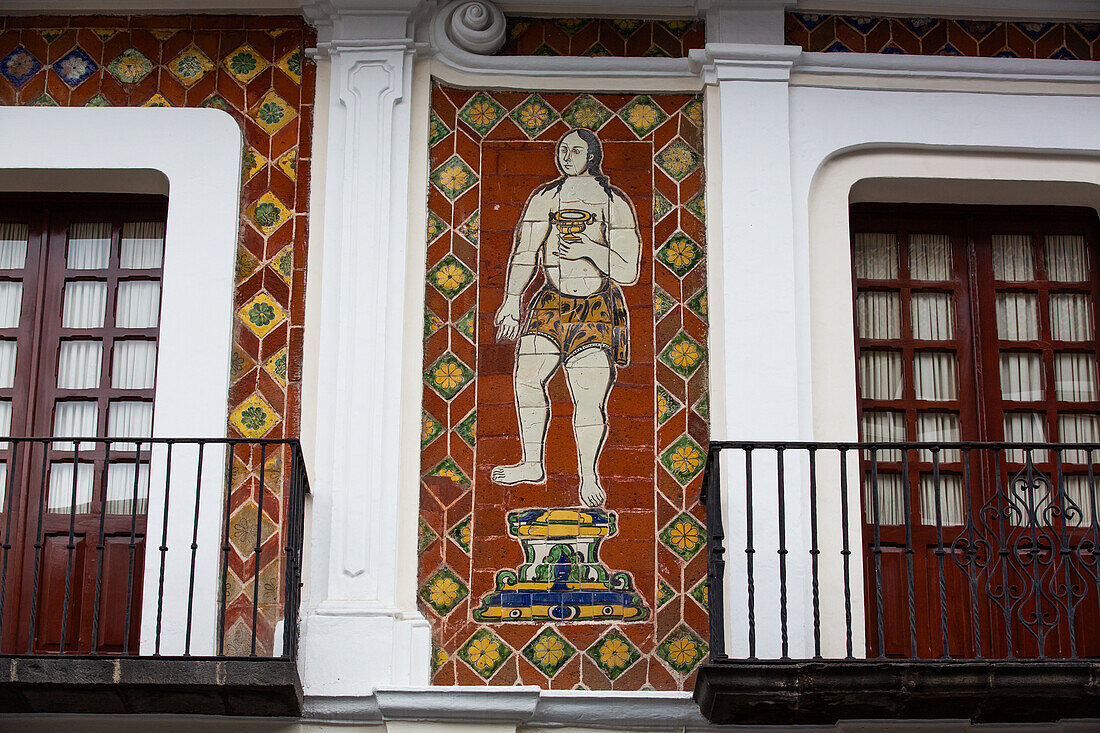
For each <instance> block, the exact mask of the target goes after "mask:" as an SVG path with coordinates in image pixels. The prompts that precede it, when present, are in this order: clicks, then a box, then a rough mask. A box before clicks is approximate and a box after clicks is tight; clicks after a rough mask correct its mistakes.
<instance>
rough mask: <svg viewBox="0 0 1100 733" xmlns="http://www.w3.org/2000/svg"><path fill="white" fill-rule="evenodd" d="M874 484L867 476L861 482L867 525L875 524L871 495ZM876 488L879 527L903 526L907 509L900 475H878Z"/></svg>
mask: <svg viewBox="0 0 1100 733" xmlns="http://www.w3.org/2000/svg"><path fill="white" fill-rule="evenodd" d="M875 485H876V482H873V481H871V476H870V474H868V475H867V476H866V477H864V480H863V510H864V516H865V517H866V521H867V523H868V524H874V522H875V505H874V503H873V496H874V494H873V493H872V491H873V489H874V488H875ZM877 486H878V523H879V525H900V524H905V514H906V512H908V507H907V506H905V491H904V487H903V486H902V483H901V475H900V474H896V473H879V474H878V476H877Z"/></svg>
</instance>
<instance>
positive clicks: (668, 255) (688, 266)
mask: <svg viewBox="0 0 1100 733" xmlns="http://www.w3.org/2000/svg"><path fill="white" fill-rule="evenodd" d="M701 254H702V249H701V248H700V247H699V245H698V244H696V243H695V240H693V239H692V238H691V237H689V236H688V235H686V234H684V233H683V232H676V233H675V234H673V235H672V236H671V237H669V238H668V240H666V241H665V243H664V244H662V245H661V248H660V249H658V250H657V259H658V260H659V261H660V262H661V264H662V265H664V266H665V267H667V268H668V269H670V270H672V271H673V272H675V273H676V275H677V276H678V277H683V276H684V275H686V274H688V273H689V272H691V270H692V268H694V267H695V265H697V264H699V260H700V259H701Z"/></svg>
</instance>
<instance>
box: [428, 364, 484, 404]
mask: <svg viewBox="0 0 1100 733" xmlns="http://www.w3.org/2000/svg"><path fill="white" fill-rule="evenodd" d="M473 378H474V372H473V370H472V369H470V367H468V366H466V365H465V364H463V363H462V362H461V361H460V360H459V358H458V357H457V356H455V355H454V354H452V353H450V352H447V353H445V354H443V356H441V357H439V358H438V359H436V360H435V363H434V364H432V365H431V366H430V367H428V369H427V371H425V372H424V379H425V380H427V382H428V386H429V387H431V388H432V389H434V390H435V391H436V392H437V393H438V394H439V395H440V396H441V397H443V399H446V400H449V399H451V398H452V397H454V396H455V395H456V394H458V393H459V392H461V391H462V388H463V387H465V386H466V385H467V384H468V383H469V382H470V380H472V379H473Z"/></svg>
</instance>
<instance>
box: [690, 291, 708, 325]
mask: <svg viewBox="0 0 1100 733" xmlns="http://www.w3.org/2000/svg"><path fill="white" fill-rule="evenodd" d="M687 307H688V308H690V309H691V312H692V313H694V314H695V315H697V316H699V317H700V318H702V319H703V320H704V321H706V320H707V289H706V288H703V289H702V290H700V291H699V292H698V293H696V294H695V295H693V296H691V299H690V300H688V302H687Z"/></svg>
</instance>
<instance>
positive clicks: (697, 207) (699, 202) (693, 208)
mask: <svg viewBox="0 0 1100 733" xmlns="http://www.w3.org/2000/svg"><path fill="white" fill-rule="evenodd" d="M684 208H685V209H687V210H688V211H690V212H691V213H692V214H695V218H697V219H698V220H699V221H706V219H707V203H706V196H705V194H704V193H703V192H702V191H700V192H699V193H698V194H697V195H696V196H695V198H693V199H692V200H691V201H688V202H687V203H686V204H684Z"/></svg>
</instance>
